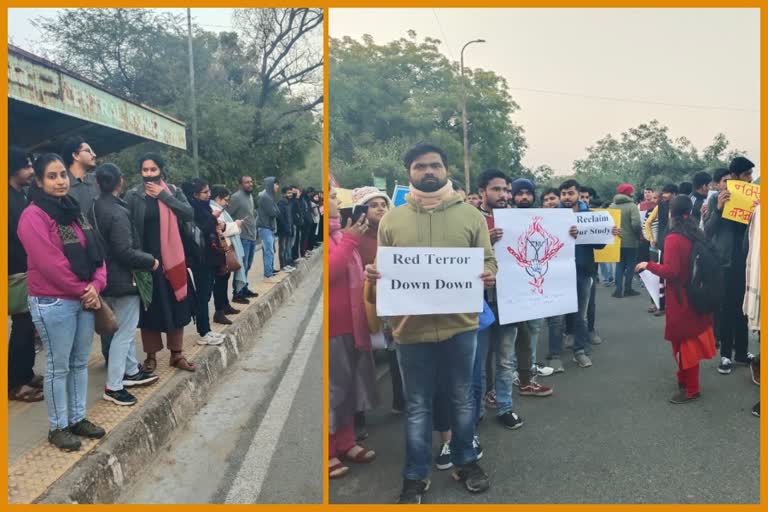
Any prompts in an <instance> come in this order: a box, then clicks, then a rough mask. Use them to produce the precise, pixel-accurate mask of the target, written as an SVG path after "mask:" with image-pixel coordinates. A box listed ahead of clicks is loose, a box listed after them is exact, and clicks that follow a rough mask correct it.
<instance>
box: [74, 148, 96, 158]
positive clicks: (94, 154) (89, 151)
mask: <svg viewBox="0 0 768 512" xmlns="http://www.w3.org/2000/svg"><path fill="white" fill-rule="evenodd" d="M83 151H86V152H88V153H90V154H92V155H93V156H96V153H94V152H93V150H92V149H91V148H83V149H79V150H78V151H77V152H78V153H82V152H83Z"/></svg>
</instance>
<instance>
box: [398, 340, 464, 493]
mask: <svg viewBox="0 0 768 512" xmlns="http://www.w3.org/2000/svg"><path fill="white" fill-rule="evenodd" d="M476 346H477V331H469V332H465V333H461V334H457V335H456V336H453V337H452V338H448V339H447V340H444V341H440V342H432V343H406V344H402V343H398V344H397V358H398V362H399V364H400V373H401V374H402V376H403V390H404V393H405V467H404V468H403V478H405V479H409V480H420V479H423V478H426V477H427V474H428V473H429V466H430V463H431V461H432V412H433V411H432V405H433V398H434V395H435V390H436V388H437V375H438V368H441V369H442V371H441V375H442V378H443V380H444V381H445V382H446V383H447V385H446V386H445V387H444V389H445V390H446V392H447V393H448V395H449V396H450V405H451V414H450V416H451V430H452V437H451V462H453V463H454V464H455V465H457V466H464V465H466V464H469V463H471V462H474V461H475V460H477V454H476V453H475V449H474V448H473V447H472V439H473V437H474V434H475V424H474V421H473V419H474V406H473V403H472V370H473V367H474V362H475V349H476Z"/></svg>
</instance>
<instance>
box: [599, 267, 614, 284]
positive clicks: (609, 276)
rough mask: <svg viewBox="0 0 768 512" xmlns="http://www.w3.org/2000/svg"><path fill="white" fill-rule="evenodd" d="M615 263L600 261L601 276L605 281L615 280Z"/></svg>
mask: <svg viewBox="0 0 768 512" xmlns="http://www.w3.org/2000/svg"><path fill="white" fill-rule="evenodd" d="M613 265H614V264H613V263H600V277H601V278H602V280H603V281H612V280H613Z"/></svg>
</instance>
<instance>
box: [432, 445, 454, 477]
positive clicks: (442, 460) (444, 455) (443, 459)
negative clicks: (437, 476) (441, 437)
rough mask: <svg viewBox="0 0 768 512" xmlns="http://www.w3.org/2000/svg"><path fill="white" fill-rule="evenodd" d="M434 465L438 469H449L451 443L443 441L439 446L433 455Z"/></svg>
mask: <svg viewBox="0 0 768 512" xmlns="http://www.w3.org/2000/svg"><path fill="white" fill-rule="evenodd" d="M435 467H436V468H437V469H439V470H440V471H444V470H446V469H451V468H452V467H453V462H451V445H450V443H443V446H442V447H441V448H440V453H439V454H438V456H437V457H435Z"/></svg>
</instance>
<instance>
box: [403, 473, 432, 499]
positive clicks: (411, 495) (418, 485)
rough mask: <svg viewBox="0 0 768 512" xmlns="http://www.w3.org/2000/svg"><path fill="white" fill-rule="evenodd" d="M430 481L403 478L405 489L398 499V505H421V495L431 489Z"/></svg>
mask: <svg viewBox="0 0 768 512" xmlns="http://www.w3.org/2000/svg"><path fill="white" fill-rule="evenodd" d="M429 485H430V481H429V479H428V478H426V479H424V480H403V491H402V492H401V493H400V498H399V499H398V500H397V503H398V505H421V497H422V496H424V493H425V492H427V491H428V490H429Z"/></svg>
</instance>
